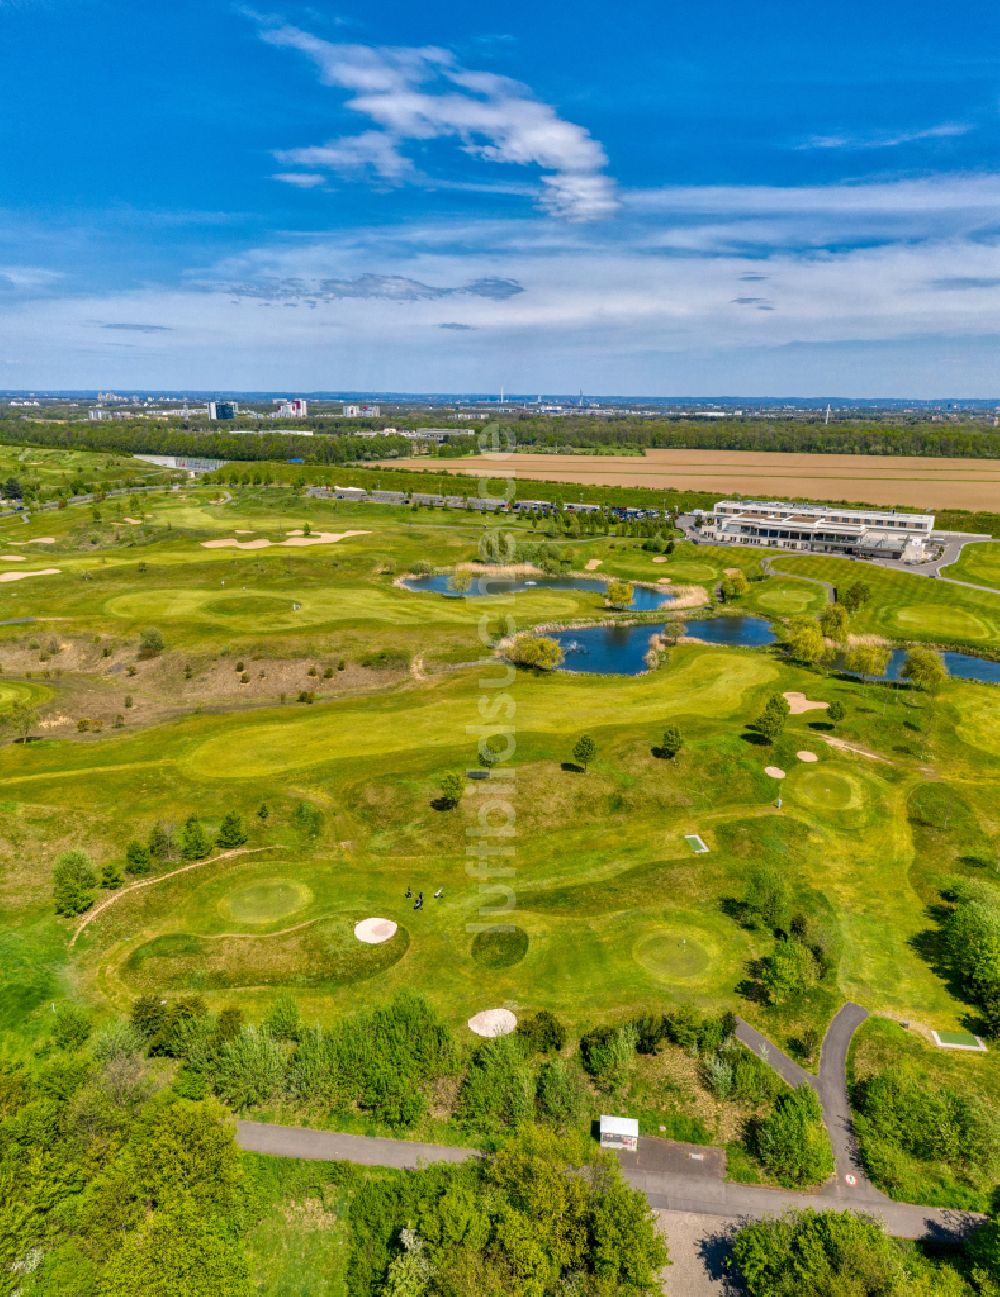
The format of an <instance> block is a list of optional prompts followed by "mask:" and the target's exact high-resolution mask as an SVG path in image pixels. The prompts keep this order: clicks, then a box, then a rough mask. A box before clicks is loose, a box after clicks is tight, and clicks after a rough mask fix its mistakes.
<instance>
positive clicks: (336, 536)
mask: <svg viewBox="0 0 1000 1297" xmlns="http://www.w3.org/2000/svg"><path fill="white" fill-rule="evenodd" d="M242 534H243V535H246V534H247V533H246V532H244V533H242ZM370 535H371V532H370V531H321V532H317V534H316V535H315V536H289V538H288V540H279V541H278V542H277V543H275V542H274V541H270V540H264V539H263V538H261V539H260V540H237V539H236V538H235V536H227V537H226V538H225V539H224V540H203V541H202V542H201V547H202V549H270V548H271V547H272V545H273V546H275V548H277V549H282V548H284V546H286V545H336V543H337V542H338V541H340V540H347V539H348V538H349V537H351V536H370Z"/></svg>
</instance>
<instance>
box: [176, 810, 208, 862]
mask: <svg viewBox="0 0 1000 1297" xmlns="http://www.w3.org/2000/svg"><path fill="white" fill-rule="evenodd" d="M210 849H211V843H210V842H209V840H208V835H207V834H206V832H205V830H204V829H203V828H202V825H201V821H200V820H199V819H198V817H197V816H196V815H190V816H188V818H187V820H186V821H185V822H184V827H183V829H181V857H182V859H184V860H203V859H204V858H205V856H207V855H208V853H209V850H210Z"/></svg>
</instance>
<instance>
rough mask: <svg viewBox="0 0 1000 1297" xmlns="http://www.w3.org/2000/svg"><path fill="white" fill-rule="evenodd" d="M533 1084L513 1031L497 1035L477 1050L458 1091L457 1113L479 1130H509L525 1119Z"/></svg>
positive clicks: (529, 1106)
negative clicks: (507, 1034) (512, 1033)
mask: <svg viewBox="0 0 1000 1297" xmlns="http://www.w3.org/2000/svg"><path fill="white" fill-rule="evenodd" d="M533 1091H534V1085H533V1080H532V1075H531V1069H530V1068H529V1067H528V1065H527V1061H526V1059H525V1056H524V1047H523V1046H522V1044H521V1042H520V1041H519V1040H518V1038H517V1036H516V1035H510V1036H497V1037H496V1038H495V1039H493V1040H487V1041H484V1042H483V1044H482V1045H480V1046H479V1048H478V1049H477V1050H476V1053H475V1054H474V1056H473V1058H472V1061H471V1063H470V1064H469V1070H468V1071H467V1073H466V1075H465V1079H464V1081H463V1083H462V1088H461V1090H460V1091H459V1096H458V1104H457V1107H456V1115H457V1117H458V1120H459V1121H460V1122H461V1123H462V1124H463V1125H465V1126H467V1127H470V1128H473V1129H476V1130H482V1131H491V1132H499V1131H502V1130H511V1129H513V1128H514V1127H516V1126H519V1125H521V1124H522V1123H523V1122H525V1121H528V1120H529V1119H530V1116H531V1111H532V1097H533Z"/></svg>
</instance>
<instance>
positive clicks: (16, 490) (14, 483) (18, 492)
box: [0, 477, 24, 500]
mask: <svg viewBox="0 0 1000 1297" xmlns="http://www.w3.org/2000/svg"><path fill="white" fill-rule="evenodd" d="M0 494H2V495H3V498H4V499H5V500H23V499H24V489H23V487H22V486H21V483H20V481H19V480H18V479H17V478H16V477H8V479H7V480H6V482H4V484H3V489H2V491H0Z"/></svg>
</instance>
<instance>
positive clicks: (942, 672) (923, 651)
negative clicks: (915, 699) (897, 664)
mask: <svg viewBox="0 0 1000 1297" xmlns="http://www.w3.org/2000/svg"><path fill="white" fill-rule="evenodd" d="M899 674H900V675H901V676H902V677H903V679H904V680H909V681H910V683H911V684H912V685H915V686H916V687H917V688H918V689H922V690H923V691H924V692H925V693H929V694H936V693H937V691H938V690H939V689H940V688H941V686H942V685H943V684H944V682H945V681H946V680H947V679H948V671H947V669H946V668H945V665H944V663H943V662H942V661H941V655H940V653H935V652H934V650H933V649H929V648H911V649H910V650H909V652H908V653H907V655H906V661H905V662H904V663H903V669H902V670H901V671H900V673H899Z"/></svg>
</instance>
